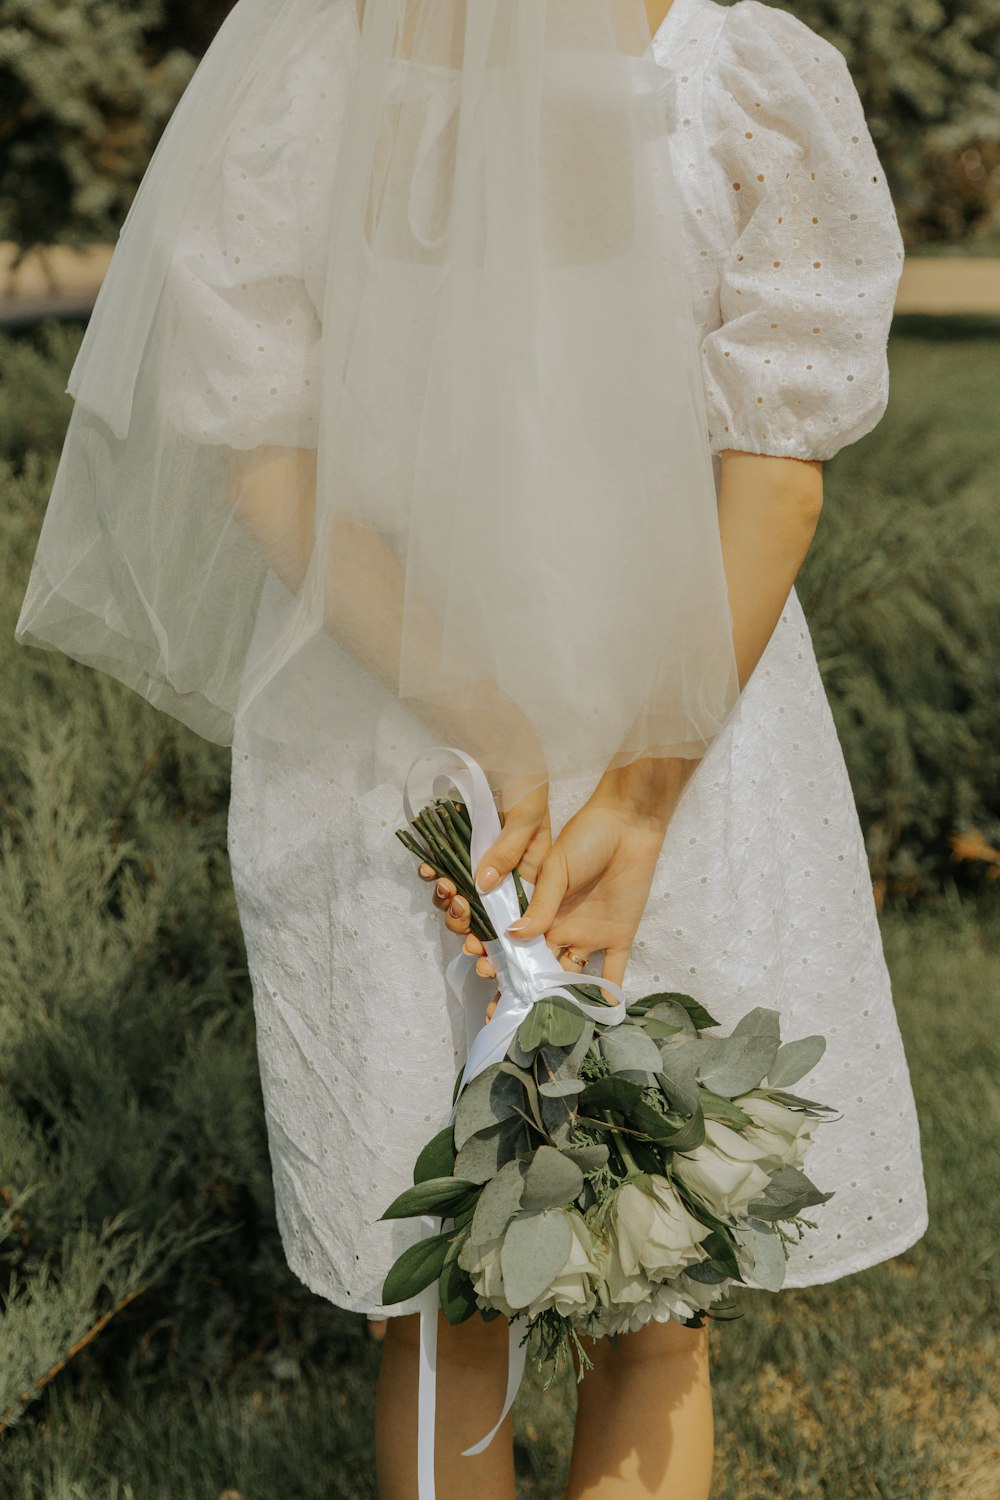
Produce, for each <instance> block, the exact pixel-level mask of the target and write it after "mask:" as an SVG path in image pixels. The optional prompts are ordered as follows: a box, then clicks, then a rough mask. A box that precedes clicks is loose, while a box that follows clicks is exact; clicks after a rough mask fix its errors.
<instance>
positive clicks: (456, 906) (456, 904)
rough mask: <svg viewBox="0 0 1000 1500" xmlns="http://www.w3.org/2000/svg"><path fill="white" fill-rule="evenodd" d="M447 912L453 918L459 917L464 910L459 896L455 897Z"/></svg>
mask: <svg viewBox="0 0 1000 1500" xmlns="http://www.w3.org/2000/svg"><path fill="white" fill-rule="evenodd" d="M448 910H449V911H450V912H451V915H452V916H453V917H460V916H461V915H462V913H463V911H464V910H465V903H464V901H463V900H462V898H461V897H460V896H456V897H455V899H454V901H453V902H452V903H451V905H450V906H449V908H448Z"/></svg>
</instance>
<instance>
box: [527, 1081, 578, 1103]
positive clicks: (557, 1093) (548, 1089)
mask: <svg viewBox="0 0 1000 1500" xmlns="http://www.w3.org/2000/svg"><path fill="white" fill-rule="evenodd" d="M583 1090H584V1082H583V1079H582V1078H556V1079H555V1080H554V1081H553V1082H552V1083H540V1084H539V1085H538V1092H539V1093H540V1094H541V1095H542V1096H543V1097H544V1098H546V1099H572V1097H573V1095H574V1094H582V1093H583Z"/></svg>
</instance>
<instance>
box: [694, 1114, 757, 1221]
mask: <svg viewBox="0 0 1000 1500" xmlns="http://www.w3.org/2000/svg"><path fill="white" fill-rule="evenodd" d="M770 1156H771V1153H770V1151H765V1150H763V1149H762V1148H761V1147H760V1146H759V1145H758V1144H757V1143H756V1142H755V1141H751V1140H747V1138H746V1137H745V1136H744V1135H741V1134H740V1132H739V1131H738V1130H732V1129H731V1128H730V1127H729V1126H728V1125H723V1123H722V1121H721V1120H706V1121H705V1140H704V1142H703V1143H702V1144H701V1145H700V1146H696V1147H695V1148H694V1150H693V1151H677V1152H675V1153H674V1163H673V1164H674V1170H675V1171H676V1173H677V1175H678V1177H679V1178H680V1179H681V1181H682V1182H683V1183H684V1184H685V1185H686V1186H687V1187H690V1188H691V1189H692V1190H693V1191H694V1192H696V1193H697V1194H698V1195H699V1196H700V1197H702V1198H704V1200H705V1202H706V1203H707V1204H708V1206H709V1207H710V1208H711V1209H713V1210H714V1211H715V1212H716V1213H719V1214H723V1215H725V1214H731V1215H733V1216H734V1217H737V1218H738V1217H739V1216H740V1215H741V1214H745V1213H746V1211H747V1206H748V1205H749V1204H750V1203H751V1202H752V1201H753V1199H754V1198H759V1197H760V1195H761V1194H762V1193H763V1192H764V1190H765V1189H766V1187H767V1185H768V1183H769V1182H770V1180H771V1179H770V1177H769V1175H768V1173H767V1172H765V1171H764V1169H763V1167H761V1166H760V1165H759V1163H760V1162H761V1161H767V1160H768V1159H769V1157H770Z"/></svg>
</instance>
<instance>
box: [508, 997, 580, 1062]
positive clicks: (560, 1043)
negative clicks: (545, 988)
mask: <svg viewBox="0 0 1000 1500" xmlns="http://www.w3.org/2000/svg"><path fill="white" fill-rule="evenodd" d="M586 1020H587V1018H586V1016H584V1015H583V1013H582V1012H581V1011H579V1010H577V1008H576V1006H575V1005H573V1004H572V1002H571V1001H569V1000H564V999H563V998H562V996H560V995H550V996H549V997H548V999H546V1000H537V1001H536V1002H535V1004H534V1005H533V1006H532V1007H531V1009H530V1011H529V1012H528V1014H527V1015H526V1016H525V1018H524V1020H523V1021H522V1022H521V1024H520V1026H519V1027H518V1028H517V1040H518V1044H519V1045H520V1046H521V1047H522V1048H523V1049H524V1051H525V1052H531V1051H533V1050H534V1049H535V1048H536V1047H542V1046H551V1047H572V1046H573V1044H574V1043H575V1042H577V1041H578V1040H579V1038H580V1035H581V1033H582V1032H583V1028H584V1026H585V1025H586Z"/></svg>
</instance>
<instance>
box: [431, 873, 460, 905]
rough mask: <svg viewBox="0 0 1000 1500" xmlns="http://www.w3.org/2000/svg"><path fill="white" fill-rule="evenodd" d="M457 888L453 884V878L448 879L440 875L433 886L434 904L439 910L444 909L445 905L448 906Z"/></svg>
mask: <svg viewBox="0 0 1000 1500" xmlns="http://www.w3.org/2000/svg"><path fill="white" fill-rule="evenodd" d="M457 889H458V887H457V886H456V885H455V882H454V881H453V880H448V879H447V877H445V876H442V878H441V879H440V880H439V881H438V883H437V885H436V886H435V887H434V896H433V901H434V905H435V906H437V907H439V908H440V909H441V910H444V909H445V908H446V907H448V906H450V905H451V903H452V901H453V899H454V897H455V893H456V891H457Z"/></svg>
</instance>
